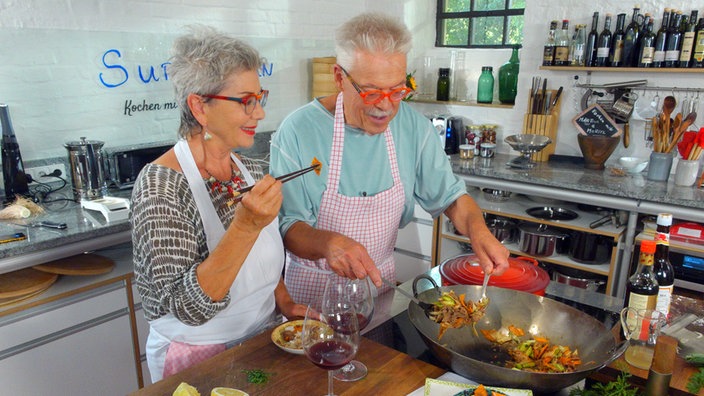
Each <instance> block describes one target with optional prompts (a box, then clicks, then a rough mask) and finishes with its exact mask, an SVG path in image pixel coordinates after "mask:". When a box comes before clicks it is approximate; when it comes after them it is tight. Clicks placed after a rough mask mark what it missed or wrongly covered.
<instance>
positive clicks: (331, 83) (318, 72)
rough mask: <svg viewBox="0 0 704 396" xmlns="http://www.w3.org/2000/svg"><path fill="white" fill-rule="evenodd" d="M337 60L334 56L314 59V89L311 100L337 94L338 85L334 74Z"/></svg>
mask: <svg viewBox="0 0 704 396" xmlns="http://www.w3.org/2000/svg"><path fill="white" fill-rule="evenodd" d="M335 62H336V58H335V57H334V56H329V57H324V58H313V59H312V72H313V87H312V95H311V98H316V97H318V96H328V95H332V94H335V93H337V92H338V91H337V85H336V84H335V78H334V75H333V73H332V68H333V65H335Z"/></svg>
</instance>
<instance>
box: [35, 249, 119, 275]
mask: <svg viewBox="0 0 704 396" xmlns="http://www.w3.org/2000/svg"><path fill="white" fill-rule="evenodd" d="M114 267H115V262H114V261H112V260H111V259H109V258H107V257H103V256H99V255H97V254H92V253H87V254H79V255H76V256H71V257H66V258H63V259H59V260H54V261H50V262H48V263H44V264H40V265H35V266H34V267H32V268H34V269H36V270H39V271H42V272H48V273H51V274H59V275H100V274H106V273H108V272H110V271H112V269H113V268H114Z"/></svg>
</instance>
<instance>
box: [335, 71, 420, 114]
mask: <svg viewBox="0 0 704 396" xmlns="http://www.w3.org/2000/svg"><path fill="white" fill-rule="evenodd" d="M338 66H340V65H338ZM340 69H341V70H342V72H343V73H345V76H346V77H347V79H348V80H350V82H351V83H352V86H353V87H354V89H356V90H357V93H358V94H359V96H361V97H362V102H364V104H368V105H373V104H377V103H379V102H381V101H382V100H384V98H389V100H390V101H392V102H400V101H402V100H403V98H405V97H406V96H408V94H410V93H411V92H413V90H412V89H411V88H409V87H406V86H404V87H401V88H396V89H394V90H391V91H389V92H384V91H382V90H379V89H370V90H368V91H362V89H361V88H360V87H359V85H357V83H356V82H354V80H353V79H352V77H350V74H349V73H347V70H345V68H344V67H342V66H340Z"/></svg>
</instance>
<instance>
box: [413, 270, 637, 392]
mask: <svg viewBox="0 0 704 396" xmlns="http://www.w3.org/2000/svg"><path fill="white" fill-rule="evenodd" d="M416 279H418V278H416ZM481 289H482V287H481V286H466V285H462V286H460V285H456V286H444V287H440V288H439V291H449V290H454V291H455V293H457V295H460V294H465V296H466V298H467V299H468V300H473V301H476V300H479V298H480V297H481ZM486 294H487V295H488V296H489V300H490V302H489V306H488V307H487V311H486V314H485V315H484V317H483V318H482V320H481V321H479V322H478V323H477V326H476V327H477V331H479V330H482V329H498V328H500V327H502V326H504V327H508V326H509V325H514V326H518V327H520V328H522V329H525V330H526V331H527V332H530V333H531V334H540V335H544V336H546V337H547V338H548V339H550V341H551V342H553V343H555V344H559V345H568V346H570V347H571V348H572V349H577V350H579V355H580V356H581V358H582V361H583V362H584V363H583V364H582V365H581V366H580V367H579V370H577V371H575V372H571V373H533V372H528V371H518V370H513V369H509V368H506V367H502V366H501V365H499V363H496V361H497V353H502V351H500V350H497V347H496V346H494V345H493V344H492V343H490V342H489V341H488V340H487V339H486V338H484V337H483V336H482V335H481V332H480V335H479V336H474V334H473V333H472V329H471V327H465V328H460V329H449V330H447V332H445V334H444V335H443V338H442V340H440V341H438V331H439V329H440V325H439V324H437V323H435V322H433V321H432V320H430V319H428V317H427V316H425V313H424V311H423V309H422V308H421V307H420V306H419V305H418V304H416V303H414V302H410V303H409V306H408V315H409V317H410V319H411V323H413V325H414V326H415V328H416V329H417V330H418V332H419V333H420V335H421V337H422V338H423V341H424V342H425V343H426V345H427V346H428V348H429V349H430V351H431V352H432V354H433V356H435V357H436V358H437V359H439V360H440V361H441V362H442V363H444V364H446V365H447V366H449V367H450V368H451V369H452V371H454V372H456V373H458V374H460V375H462V376H464V377H466V378H469V379H471V380H473V381H476V382H479V383H482V384H489V385H493V386H503V387H507V388H522V389H532V390H533V391H534V392H536V391H537V392H544V393H551V392H557V391H559V390H561V389H564V388H566V387H568V386H570V385H573V384H576V383H577V382H579V381H581V380H583V379H584V378H586V377H587V376H588V375H590V374H591V373H592V372H594V371H596V370H599V369H601V368H603V367H605V366H606V365H608V364H609V363H611V362H612V361H613V360H615V359H617V358H618V357H619V356H621V354H622V353H623V351H624V350H625V349H626V347H627V346H628V343H625V342H624V343H621V344H617V343H616V339H615V338H614V335H613V334H612V333H611V331H610V330H609V329H607V328H606V326H604V324H603V323H601V322H599V321H598V320H596V319H595V318H593V317H591V316H589V315H588V314H586V313H584V312H581V311H579V310H577V309H575V308H572V307H570V306H568V305H566V304H562V303H559V302H557V301H554V300H551V299H549V298H545V297H540V296H537V295H534V294H531V293H526V292H522V291H517V290H511V289H505V288H498V287H493V286H489V287H488V289H487V293H486ZM437 298H438V291H437V290H436V289H430V290H427V291H424V292H422V293H420V294H419V295H418V299H419V300H421V301H425V302H434V301H437ZM503 353H505V352H503ZM502 360H504V361H505V360H506V359H502Z"/></svg>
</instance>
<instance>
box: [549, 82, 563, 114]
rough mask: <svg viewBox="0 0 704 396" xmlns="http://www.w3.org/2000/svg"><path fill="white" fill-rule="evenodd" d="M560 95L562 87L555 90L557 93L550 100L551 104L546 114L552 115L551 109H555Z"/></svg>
mask: <svg viewBox="0 0 704 396" xmlns="http://www.w3.org/2000/svg"><path fill="white" fill-rule="evenodd" d="M560 95H562V86H560V88H558V89H557V93H555V97H554V98H553V99H552V102H551V103H550V108H549V109H548V114H552V109H553V108H554V107H555V105H556V104H557V101H558V100H559V99H560Z"/></svg>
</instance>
